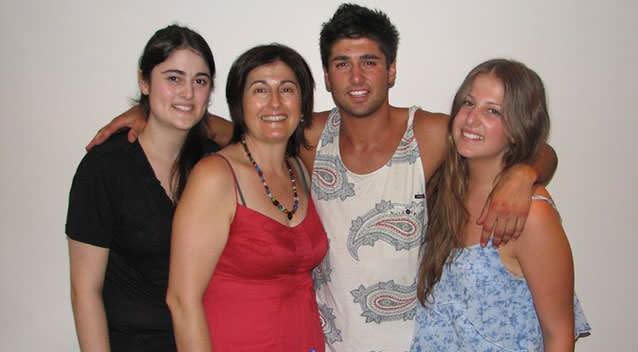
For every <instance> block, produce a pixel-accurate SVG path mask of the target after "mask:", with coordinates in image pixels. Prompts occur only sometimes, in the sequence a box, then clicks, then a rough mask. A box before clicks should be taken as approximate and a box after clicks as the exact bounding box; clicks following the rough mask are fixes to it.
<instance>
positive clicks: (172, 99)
mask: <svg viewBox="0 0 638 352" xmlns="http://www.w3.org/2000/svg"><path fill="white" fill-rule="evenodd" d="M139 86H140V90H141V92H142V94H145V95H148V100H149V106H150V113H149V123H157V124H160V125H162V126H166V127H169V128H175V129H178V130H182V131H188V130H189V129H190V128H191V127H193V126H194V125H195V124H196V123H197V122H199V120H200V119H201V118H202V117H203V116H204V113H205V112H206V107H207V106H208V99H209V98H210V93H211V87H212V85H211V75H210V70H209V69H208V65H207V64H206V61H204V59H203V58H202V57H201V56H200V55H199V54H198V53H197V52H195V51H193V50H191V49H177V50H175V51H173V52H172V53H171V55H170V56H169V57H168V58H167V59H166V60H164V61H163V62H162V63H160V64H158V65H157V66H155V67H154V68H153V70H152V71H151V77H150V82H147V81H146V80H144V79H143V78H140V80H139Z"/></svg>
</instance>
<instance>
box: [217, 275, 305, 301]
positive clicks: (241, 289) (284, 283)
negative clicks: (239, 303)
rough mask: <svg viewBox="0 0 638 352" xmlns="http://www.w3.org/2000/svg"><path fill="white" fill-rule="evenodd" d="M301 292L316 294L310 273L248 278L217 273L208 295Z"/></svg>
mask: <svg viewBox="0 0 638 352" xmlns="http://www.w3.org/2000/svg"><path fill="white" fill-rule="evenodd" d="M300 294H304V295H308V294H310V295H314V289H313V283H312V276H311V275H310V273H298V274H286V275H281V276H273V277H267V278H252V277H250V278H246V277H238V276H236V275H229V274H226V273H219V272H217V273H215V274H214V275H213V277H212V278H211V280H210V282H209V284H208V288H207V289H206V294H205V295H206V296H218V295H219V296H223V297H228V298H230V297H233V296H239V297H246V296H255V297H262V298H264V299H269V298H283V297H286V296H297V295H300Z"/></svg>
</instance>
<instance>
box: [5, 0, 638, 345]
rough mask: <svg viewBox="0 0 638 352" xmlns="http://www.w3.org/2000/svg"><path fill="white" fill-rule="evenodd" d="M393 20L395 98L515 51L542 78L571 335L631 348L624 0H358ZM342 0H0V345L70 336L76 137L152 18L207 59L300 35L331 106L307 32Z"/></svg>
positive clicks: (106, 109) (630, 62)
mask: <svg viewBox="0 0 638 352" xmlns="http://www.w3.org/2000/svg"><path fill="white" fill-rule="evenodd" d="M361 3H362V4H365V5H369V6H371V7H376V8H381V9H383V10H384V11H385V12H386V13H387V14H388V15H389V16H390V18H391V19H392V21H393V22H394V23H395V24H396V25H397V27H398V29H399V31H400V33H401V42H400V45H399V55H398V61H397V65H398V80H397V84H396V86H395V87H394V88H393V89H392V90H391V101H392V103H393V104H394V105H399V106H408V105H412V104H417V105H420V106H422V107H423V108H425V109H428V110H431V111H441V112H447V111H448V110H449V106H450V102H451V98H452V95H453V93H454V92H455V90H456V88H457V87H458V85H459V84H460V82H461V80H462V79H463V77H464V76H465V74H466V73H467V72H468V71H469V70H470V69H471V68H472V67H473V66H475V65H476V64H478V63H479V62H482V61H484V60H485V59H488V58H492V57H498V56H502V57H507V58H514V59H517V60H520V61H523V62H525V63H526V64H528V65H529V66H530V67H531V68H533V69H535V70H536V71H537V72H538V73H539V75H540V76H541V77H542V78H543V80H544V82H545V85H546V87H547V92H548V97H549V105H550V113H551V117H552V133H551V140H550V143H551V145H552V146H553V147H554V149H555V150H556V152H557V153H558V155H559V167H558V170H557V172H556V175H555V177H554V180H553V181H552V183H551V185H550V191H551V192H552V193H553V196H554V198H555V200H556V202H557V203H558V206H559V208H560V211H561V214H562V217H563V220H564V226H565V228H566V230H567V233H568V235H569V238H570V241H571V244H572V249H573V252H574V256H575V267H576V289H577V292H578V294H579V295H580V299H581V302H582V304H583V306H584V308H585V312H586V314H587V316H588V318H589V321H590V323H591V325H592V327H593V335H592V336H591V337H589V338H586V339H584V340H582V341H580V342H579V343H578V344H577V349H578V350H579V351H632V350H636V347H635V346H638V343H636V342H635V337H634V336H632V334H633V333H632V331H634V330H635V326H636V323H637V318H636V316H637V314H638V304H637V303H636V302H635V300H636V298H635V295H636V293H637V288H638V284H637V283H636V276H635V274H634V269H635V268H636V264H637V260H636V257H635V256H634V253H635V247H636V244H637V240H636V235H635V233H634V232H635V231H634V229H635V228H636V227H638V221H637V220H636V217H637V215H638V214H636V206H635V199H636V196H637V195H638V194H637V192H636V188H635V185H634V182H635V180H636V179H638V171H637V167H636V157H635V156H634V152H635V149H636V141H635V136H636V134H637V133H638V124H637V123H636V116H635V115H636V111H637V109H636V107H637V106H638V105H637V104H638V95H637V93H636V79H637V78H638V75H637V73H636V66H635V65H636V63H637V62H638V60H637V59H638V57H637V56H638V55H637V53H638V43H637V40H636V37H635V36H636V32H637V31H636V29H637V28H636V24H635V19H634V17H635V15H636V14H638V5H637V4H638V3H637V2H634V1H629V0H627V1H592V0H583V1H575V0H557V1H550V0H536V1H529V2H527V1H511V0H509V1H507V0H503V1H494V0H487V1H469V0H467V1H451V2H443V1H441V2H438V1H423V0H422V1H411V2H408V1H365V2H363V1H362V2H361ZM338 4H339V2H337V1H283V0H281V1H277V0H273V1H259V2H257V1H255V2H253V1H242V0H233V1H223V2H222V1H212V0H210V1H193V2H189V1H166V0H154V1H121V0H111V1H108V2H98V1H73V0H59V1H51V2H49V1H33V0H23V1H20V2H18V1H8V0H3V1H2V3H1V4H0V40H1V43H2V53H1V54H0V59H1V62H0V89H1V92H2V94H1V95H0V96H1V97H0V99H1V103H2V104H1V106H2V110H3V111H2V119H1V121H2V128H0V143H1V148H0V157H1V159H0V165H2V166H1V170H2V171H1V174H2V178H1V181H2V182H1V183H0V185H1V187H2V189H1V191H2V193H1V197H0V216H1V218H0V275H1V276H0V285H1V286H0V287H1V289H0V298H1V299H0V312H2V314H0V324H1V325H0V346H2V350H11V351H77V350H78V347H77V343H76V337H75V333H74V326H73V319H72V313H71V307H70V303H69V278H68V255H67V243H66V239H65V234H64V223H65V216H66V207H67V201H68V191H69V187H70V183H71V179H72V176H73V174H74V172H75V168H76V166H77V164H78V162H79V161H80V159H81V158H82V156H83V154H84V149H83V146H84V145H85V144H86V143H87V142H88V141H89V140H90V138H91V137H92V136H93V134H94V133H95V131H96V130H97V129H98V128H99V127H101V126H102V125H104V124H105V123H106V122H107V121H108V120H110V119H111V118H112V117H113V116H115V115H116V114H118V113H120V112H122V111H124V110H125V109H127V107H128V106H129V104H130V99H131V98H135V97H136V96H137V85H136V62H137V58H138V56H139V55H140V53H141V51H142V48H143V46H144V44H145V43H146V41H147V40H148V38H150V36H151V35H152V33H153V32H154V31H155V30H156V29H158V28H161V27H164V26H166V25H168V24H170V23H174V22H177V23H179V24H183V25H188V26H191V27H192V28H193V29H195V30H197V31H199V32H200V33H201V34H202V35H203V36H204V37H205V38H206V39H207V40H208V42H209V43H210V45H211V47H212V48H213V52H214V54H215V59H216V62H217V65H218V71H217V72H218V74H217V78H216V81H215V84H216V86H217V87H218V88H217V90H216V92H215V94H214V99H213V105H212V107H211V110H212V111H213V112H215V113H217V114H221V115H222V116H228V109H227V107H226V103H225V99H224V95H223V92H224V86H225V84H226V73H227V72H228V69H229V66H230V64H231V62H232V61H233V60H234V59H235V58H236V57H237V56H238V55H239V54H240V53H241V52H243V51H244V50H246V49H248V48H249V47H251V46H253V45H256V44H261V43H267V42H274V41H276V42H281V43H284V44H287V45H290V46H292V47H294V48H296V49H297V50H299V51H300V52H301V53H302V54H303V55H304V56H305V57H306V59H307V60H308V61H309V63H310V64H311V67H312V70H313V72H314V75H315V79H316V80H317V90H316V100H317V109H321V110H325V109H328V108H330V107H331V106H332V104H331V98H330V96H329V95H328V93H326V91H325V89H324V85H323V75H322V69H321V64H320V56H319V49H318V36H319V30H320V26H321V23H323V22H324V21H326V20H327V19H328V18H329V17H330V16H331V14H332V13H333V12H334V10H335V9H336V8H337V6H338Z"/></svg>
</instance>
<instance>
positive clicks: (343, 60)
mask: <svg viewBox="0 0 638 352" xmlns="http://www.w3.org/2000/svg"><path fill="white" fill-rule="evenodd" d="M395 78H396V65H395V63H392V64H390V65H388V64H387V62H386V58H385V55H384V54H383V52H382V51H381V49H380V48H379V45H378V44H377V42H375V41H374V40H372V39H368V38H358V39H341V40H339V41H337V42H336V43H335V44H334V45H333V46H332V49H331V52H330V58H329V62H328V65H327V67H326V68H325V70H324V79H325V83H326V89H327V90H328V91H329V92H331V93H332V98H333V100H334V102H335V104H336V105H337V107H338V108H339V109H340V110H341V112H342V113H346V114H349V115H351V116H355V117H366V116H369V115H371V114H373V113H374V112H376V111H377V110H379V108H380V107H382V106H383V105H384V104H388V90H389V89H390V87H392V86H393V85H394V80H395Z"/></svg>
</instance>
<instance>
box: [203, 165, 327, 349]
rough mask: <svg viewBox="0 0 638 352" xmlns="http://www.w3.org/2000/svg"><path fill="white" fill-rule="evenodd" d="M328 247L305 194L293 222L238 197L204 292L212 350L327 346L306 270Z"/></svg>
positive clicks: (315, 264)
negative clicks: (301, 216) (305, 207)
mask: <svg viewBox="0 0 638 352" xmlns="http://www.w3.org/2000/svg"><path fill="white" fill-rule="evenodd" d="M224 160H226V159H224ZM229 167H231V166H230V164H229ZM298 170H299V169H298ZM231 171H232V167H231ZM299 175H300V177H299V178H300V179H301V181H302V182H303V171H301V172H299ZM234 177H235V175H234V172H233V178H234ZM235 184H236V187H237V191H238V192H239V193H240V189H239V185H238V184H237V179H236V178H235ZM240 195H241V193H240ZM242 198H243V196H242ZM327 249H328V241H327V239H326V234H325V232H324V230H323V227H322V226H321V222H320V220H319V217H318V215H317V212H316V211H315V208H314V206H313V203H312V199H311V198H310V197H308V210H307V211H306V216H305V218H304V219H303V220H302V221H301V222H300V223H299V224H297V225H296V226H292V227H288V226H285V225H283V224H281V223H279V222H277V221H275V220H273V219H271V218H269V217H267V216H265V215H263V214H261V213H259V212H257V211H255V210H252V209H250V208H248V207H246V205H244V204H241V203H240V202H239V201H238V202H237V208H236V213H235V217H234V218H233V221H232V223H231V225H230V229H229V234H228V241H227V243H226V247H225V248H224V250H223V251H222V254H221V255H220V257H219V261H218V262H217V265H216V267H215V271H214V273H213V275H212V277H211V279H210V282H209V284H208V287H207V289H206V291H205V293H204V297H203V305H204V312H205V315H206V321H207V324H208V329H209V334H210V338H211V345H212V350H213V351H215V352H226V351H232V352H262V351H269V352H270V351H272V352H289V351H300V352H322V351H324V339H323V334H322V330H321V323H320V320H319V312H318V311H317V303H316V300H315V295H314V290H313V286H312V284H313V283H312V273H311V272H312V269H313V268H314V267H315V266H317V265H318V264H319V262H320V261H321V260H322V259H323V257H324V255H325V253H326V251H327Z"/></svg>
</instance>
